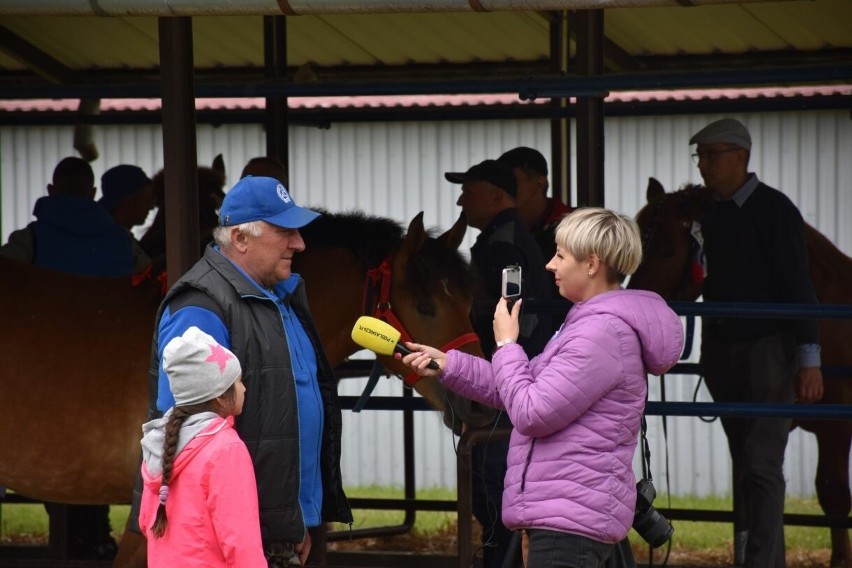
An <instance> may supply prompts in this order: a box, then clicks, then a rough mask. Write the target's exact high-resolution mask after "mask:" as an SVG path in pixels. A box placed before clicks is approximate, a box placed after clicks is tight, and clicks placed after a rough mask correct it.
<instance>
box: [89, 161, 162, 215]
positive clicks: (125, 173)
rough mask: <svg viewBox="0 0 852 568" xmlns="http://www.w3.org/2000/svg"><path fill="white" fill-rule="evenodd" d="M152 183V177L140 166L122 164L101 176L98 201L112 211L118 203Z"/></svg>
mask: <svg viewBox="0 0 852 568" xmlns="http://www.w3.org/2000/svg"><path fill="white" fill-rule="evenodd" d="M149 183H151V178H149V177H148V174H146V173H145V171H144V170H143V169H142V168H140V167H139V166H133V165H130V164H121V165H119V166H115V167H113V168H110V169H108V170H107V171H105V172H104V175H102V176H101V193H103V197H101V198H100V199H99V200H98V203H100V204H101V205H103V206H104V207H105V208H106V210H107V211H109V212H110V213H112V211H113V210H114V209H115V207H116V205H118V203H119V202H120V201H121V200H122V199H124V198H125V197H127V196H128V195H133V194H134V193H136V192H137V191H139V190H140V189H142V188H143V187H145V186H146V185H148V184H149Z"/></svg>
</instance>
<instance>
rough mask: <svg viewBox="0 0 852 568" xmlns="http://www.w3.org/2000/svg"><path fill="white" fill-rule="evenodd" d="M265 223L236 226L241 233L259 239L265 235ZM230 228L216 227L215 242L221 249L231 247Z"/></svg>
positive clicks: (257, 222)
mask: <svg viewBox="0 0 852 568" xmlns="http://www.w3.org/2000/svg"><path fill="white" fill-rule="evenodd" d="M264 224H265V222H264V221H249V222H248V223H240V224H239V225H236V227H237V229H239V230H240V232H241V233H246V234H248V235H251V236H253V237H259V236H260V235H261V234H262V233H263V225H264ZM233 228H234V227H233V226H230V227H221V226H220V227H216V228H215V229H213V240H214V241H216V244H217V245H219V246H220V247H221V248H228V247H230V246H231V229H233Z"/></svg>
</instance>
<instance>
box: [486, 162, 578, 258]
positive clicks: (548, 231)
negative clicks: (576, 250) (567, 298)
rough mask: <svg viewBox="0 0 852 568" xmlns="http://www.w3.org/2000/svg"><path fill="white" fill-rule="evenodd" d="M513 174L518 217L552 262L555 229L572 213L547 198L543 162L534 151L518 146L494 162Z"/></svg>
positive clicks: (558, 202) (559, 202)
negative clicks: (516, 192)
mask: <svg viewBox="0 0 852 568" xmlns="http://www.w3.org/2000/svg"><path fill="white" fill-rule="evenodd" d="M497 161H498V162H501V163H504V164H506V165H507V166H509V167H510V168H512V170H513V171H514V172H515V179H516V180H517V182H518V198H517V200H516V201H517V207H518V213H519V214H520V216H521V221H523V223H524V226H525V227H526V228H527V230H528V231H529V232H530V233H531V234H532V236H533V237H534V238H535V240H536V242H537V243H538V246H539V248H540V249H541V253H542V255H543V256H544V258H545V260H548V259H550V258H553V255H554V253H555V252H556V244H555V241H554V239H553V237H554V233H555V232H556V226H557V225H559V221H561V220H562V218H563V217H564V216H565V215H567V214H568V213H570V212H571V211H573V209H571V207H569V206H567V205H565V204H564V203H562V201H560V200H559V198H558V197H556V196H553V197H548V196H547V191H548V189H549V188H550V184H549V183H548V181H547V173H548V169H547V160H546V159H545V157H544V156H543V155H542V154H541V152H539V151H538V150H535V149H534V148H529V147H527V146H518V147H517V148H512V149H511V150H508V151H506V152H504V153H503V154H501V155H500V157H499V158H497Z"/></svg>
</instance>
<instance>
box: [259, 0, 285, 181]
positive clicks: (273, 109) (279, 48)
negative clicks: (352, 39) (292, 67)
mask: <svg viewBox="0 0 852 568" xmlns="http://www.w3.org/2000/svg"><path fill="white" fill-rule="evenodd" d="M263 60H264V67H265V70H266V77H267V78H268V79H271V80H274V81H283V80H284V79H286V77H287V17H286V16H264V17H263ZM264 122H265V123H266V125H265V126H266V155H267V156H270V157H272V158H277V159H278V160H279V161H280V162H281V163H282V164H284V166H285V167H286V168H287V171H288V172H289V171H290V164H289V156H290V145H289V128H288V123H287V97H266V111H265V112H264ZM287 181H289V180H287Z"/></svg>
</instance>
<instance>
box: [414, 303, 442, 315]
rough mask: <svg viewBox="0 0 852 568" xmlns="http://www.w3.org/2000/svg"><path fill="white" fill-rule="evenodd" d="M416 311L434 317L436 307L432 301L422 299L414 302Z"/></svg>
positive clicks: (436, 311)
mask: <svg viewBox="0 0 852 568" xmlns="http://www.w3.org/2000/svg"><path fill="white" fill-rule="evenodd" d="M416 308H417V311H418V312H420V313H421V314H423V315H424V316H431V317H434V316H435V315H437V314H438V309H437V308H436V307H435V304H434V302H430V301H428V300H422V301H420V302H417V304H416Z"/></svg>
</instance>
